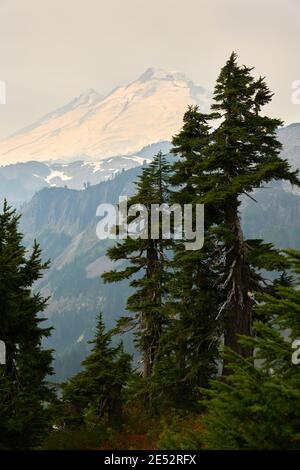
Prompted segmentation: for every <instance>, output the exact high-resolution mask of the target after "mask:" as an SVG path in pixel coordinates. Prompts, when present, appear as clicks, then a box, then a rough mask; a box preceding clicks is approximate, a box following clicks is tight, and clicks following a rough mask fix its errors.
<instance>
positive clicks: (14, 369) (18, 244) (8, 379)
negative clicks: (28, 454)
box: [0, 202, 54, 449]
mask: <svg viewBox="0 0 300 470" xmlns="http://www.w3.org/2000/svg"><path fill="white" fill-rule="evenodd" d="M19 219H20V216H18V215H16V212H15V211H14V210H11V209H10V208H9V207H8V205H7V203H6V202H5V203H4V208H3V213H2V214H0V279H1V282H0V338H1V340H2V341H4V342H5V345H6V364H5V365H3V366H0V448H8V449H9V448H30V447H33V446H35V445H37V444H38V443H39V441H40V440H41V438H42V437H43V435H44V433H45V432H46V431H47V430H48V429H49V427H50V425H51V422H50V419H49V407H48V404H49V403H50V402H51V401H52V400H53V399H54V393H53V391H52V390H51V388H50V387H49V384H48V383H47V381H46V377H47V376H48V375H49V374H51V373H52V368H51V362H52V351H50V350H44V349H42V347H41V343H42V340H43V339H44V338H46V337H48V336H49V335H50V331H51V328H42V327H41V322H42V321H43V319H42V318H41V312H42V311H43V310H44V309H45V307H46V303H47V300H46V299H43V298H42V297H41V295H40V294H39V293H32V285H33V284H34V282H35V281H37V280H38V279H39V278H40V277H41V276H42V271H43V270H44V269H45V268H46V267H47V263H42V261H41V250H40V248H39V246H38V245H37V243H35V244H34V246H33V249H32V252H31V254H30V255H29V256H26V250H25V248H24V247H23V246H22V234H21V233H20V232H19V231H18V224H19Z"/></svg>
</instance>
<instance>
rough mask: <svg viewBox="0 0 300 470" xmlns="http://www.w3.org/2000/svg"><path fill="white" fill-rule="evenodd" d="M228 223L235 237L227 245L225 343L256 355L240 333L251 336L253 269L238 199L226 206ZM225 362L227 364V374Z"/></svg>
mask: <svg viewBox="0 0 300 470" xmlns="http://www.w3.org/2000/svg"><path fill="white" fill-rule="evenodd" d="M225 217H226V226H227V227H228V229H229V230H230V232H231V233H232V235H233V236H234V240H233V241H232V240H231V241H230V242H228V244H227V246H226V279H225V281H224V284H223V286H224V287H225V289H226V292H227V299H226V308H225V310H226V320H225V333H224V343H225V346H226V347H228V348H230V349H232V350H233V351H235V352H236V353H238V354H241V355H242V356H244V357H249V356H252V355H253V350H252V348H249V347H242V346H241V344H240V343H239V336H238V335H247V336H251V335H252V308H253V298H252V293H251V284H252V283H251V271H250V267H249V264H248V261H247V247H246V244H245V241H244V235H243V231H242V229H241V224H240V217H239V212H238V202H237V200H234V201H232V204H230V205H228V206H227V209H226V213H225ZM226 365H227V364H226V362H225V363H224V370H225V374H226V373H227V370H226Z"/></svg>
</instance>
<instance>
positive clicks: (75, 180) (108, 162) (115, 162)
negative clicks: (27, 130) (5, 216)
mask: <svg viewBox="0 0 300 470" xmlns="http://www.w3.org/2000/svg"><path fill="white" fill-rule="evenodd" d="M169 149H170V143H169V142H160V143H157V144H153V145H149V146H147V147H145V148H143V149H142V150H141V151H140V152H138V153H136V154H134V155H126V156H122V155H121V156H117V157H110V158H106V159H103V160H100V161H95V162H91V161H85V160H78V161H74V162H69V163H64V162H37V161H29V162H24V163H15V164H11V165H6V166H2V167H0V204H1V202H2V201H3V199H4V198H6V199H7V200H8V201H10V204H12V205H13V206H15V207H20V206H21V205H22V204H23V203H24V202H26V201H29V200H30V199H31V198H32V196H33V195H34V194H35V193H36V192H37V191H39V190H40V189H42V188H48V187H65V186H67V187H68V188H70V189H84V188H85V187H87V186H89V185H95V184H98V183H100V182H102V181H107V180H109V179H112V178H114V177H115V175H116V174H117V173H120V172H121V171H124V170H129V169H130V168H134V167H137V166H140V165H142V164H143V163H144V162H148V161H150V160H151V158H152V157H153V155H154V154H155V153H157V152H158V151H159V150H162V151H163V152H164V153H167V152H168V151H169Z"/></svg>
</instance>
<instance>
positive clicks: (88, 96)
mask: <svg viewBox="0 0 300 470" xmlns="http://www.w3.org/2000/svg"><path fill="white" fill-rule="evenodd" d="M102 99H103V95H100V93H98V92H97V91H95V90H94V89H93V88H89V89H88V90H86V91H85V92H83V93H82V94H81V95H79V96H78V98H77V102H78V104H92V103H95V102H96V101H99V100H102Z"/></svg>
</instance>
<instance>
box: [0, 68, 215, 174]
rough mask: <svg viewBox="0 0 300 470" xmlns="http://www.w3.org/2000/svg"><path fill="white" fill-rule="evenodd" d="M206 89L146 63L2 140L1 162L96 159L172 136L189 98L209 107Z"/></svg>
mask: <svg viewBox="0 0 300 470" xmlns="http://www.w3.org/2000/svg"><path fill="white" fill-rule="evenodd" d="M209 98H210V95H209V93H208V92H207V91H206V90H205V89H204V88H202V87H201V86H197V85H195V84H194V83H193V82H192V81H191V80H189V79H188V78H187V77H185V75H183V74H181V73H178V72H165V71H163V70H157V69H153V68H150V69H148V70H147V71H146V72H145V73H144V74H143V75H141V76H140V77H139V78H138V79H137V80H135V81H134V82H132V83H130V84H129V85H127V86H124V87H120V88H117V89H115V90H113V91H112V92H111V93H110V94H108V95H107V96H106V97H103V96H102V95H100V94H99V93H97V92H96V91H94V90H88V91H87V92H86V93H84V94H83V95H81V96H79V97H78V98H75V99H74V100H73V101H71V102H70V103H68V104H67V105H65V106H63V107H61V108H59V109H57V110H55V111H53V112H52V113H49V114H47V115H46V116H44V117H43V118H42V119H40V120H39V121H38V122H36V123H34V124H33V125H31V126H29V127H27V128H25V129H22V130H21V131H19V132H17V133H15V134H14V135H12V136H11V137H9V138H7V139H5V140H3V141H1V142H0V164H2V165H6V164H10V163H16V162H25V161H30V160H31V161H39V162H41V161H49V160H63V161H74V160H85V161H88V160H89V161H99V160H102V159H105V158H108V157H111V156H115V155H127V154H133V153H134V152H138V151H139V150H141V149H142V148H143V147H145V146H146V145H149V144H152V143H156V142H160V141H170V140H171V137H172V135H174V133H176V132H177V131H178V130H179V129H180V126H181V123H182V116H183V113H184V112H185V110H186V108H187V106H188V105H189V104H196V103H197V104H199V105H200V108H201V109H202V110H206V109H207V105H208V102H209Z"/></svg>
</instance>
